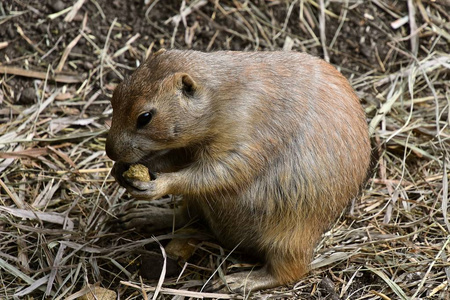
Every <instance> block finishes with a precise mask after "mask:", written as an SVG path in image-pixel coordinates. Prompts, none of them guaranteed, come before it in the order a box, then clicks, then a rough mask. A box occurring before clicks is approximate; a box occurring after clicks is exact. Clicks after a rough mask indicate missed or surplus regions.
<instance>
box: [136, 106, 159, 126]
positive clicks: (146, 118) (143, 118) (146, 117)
mask: <svg viewBox="0 0 450 300" xmlns="http://www.w3.org/2000/svg"><path fill="white" fill-rule="evenodd" d="M154 114H155V110H153V109H152V110H151V111H147V112H145V113H142V114H140V115H139V117H138V118H137V122H136V126H137V128H138V129H140V128H142V127H144V126H145V125H147V124H148V123H150V121H151V120H152V119H153V115H154Z"/></svg>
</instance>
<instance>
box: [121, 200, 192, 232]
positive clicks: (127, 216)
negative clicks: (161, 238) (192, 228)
mask: <svg viewBox="0 0 450 300" xmlns="http://www.w3.org/2000/svg"><path fill="white" fill-rule="evenodd" d="M118 217H119V219H118V222H119V226H120V227H122V228H124V229H131V228H145V230H146V231H149V232H153V231H158V230H162V229H168V228H172V227H173V225H174V218H175V227H177V228H178V227H181V226H183V225H184V224H186V223H187V220H186V217H185V216H184V214H183V212H182V209H169V208H161V207H156V206H152V207H142V208H132V209H129V210H127V211H126V212H125V213H124V214H121V215H119V216H118Z"/></svg>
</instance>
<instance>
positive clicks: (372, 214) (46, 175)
mask: <svg viewBox="0 0 450 300" xmlns="http://www.w3.org/2000/svg"><path fill="white" fill-rule="evenodd" d="M161 48H177V49H195V50H202V51H214V50H224V49H227V50H244V51H254V50H260V51H269V50H280V49H284V50H294V51H304V52H308V53H310V54H313V55H316V56H319V57H322V58H324V59H326V60H328V61H329V62H331V63H332V64H333V65H334V66H336V67H337V68H338V69H339V70H340V71H341V72H342V73H343V74H344V75H345V76H346V77H347V78H349V80H350V82H351V84H352V85H353V87H354V88H355V90H356V92H357V94H358V95H359V96H360V98H361V102H362V104H363V106H364V108H365V111H366V113H367V121H368V122H369V124H370V127H371V138H372V143H373V147H374V149H375V151H374V153H375V157H376V159H375V166H374V172H373V175H372V177H371V178H370V179H369V182H368V184H367V186H366V188H365V189H364V191H363V193H362V195H361V197H360V199H357V200H356V201H355V202H354V203H353V204H352V205H351V207H349V209H348V210H347V211H346V212H345V213H344V214H343V216H342V217H341V218H340V219H339V220H338V221H337V222H336V224H335V225H334V227H333V228H332V229H330V231H329V232H327V233H326V234H325V235H324V240H323V241H322V242H321V243H320V244H319V245H318V247H317V251H316V252H317V253H316V257H315V261H314V262H313V268H312V271H311V273H310V274H309V275H308V276H307V277H306V278H305V279H303V280H301V281H300V282H298V283H296V284H292V285H290V286H285V287H280V288H276V289H271V290H267V291H260V292H256V293H253V294H252V295H250V296H249V295H231V294H230V295H229V294H220V295H209V294H202V293H200V290H201V287H202V284H203V282H204V281H206V280H207V279H208V278H209V277H210V276H212V275H213V273H214V271H215V270H216V269H220V270H221V271H220V272H218V274H217V275H216V277H215V278H217V276H219V275H220V274H222V272H225V273H226V272H229V271H236V270H239V269H240V268H243V266H242V265H241V263H242V262H243V260H242V258H241V257H240V254H239V253H237V254H232V255H231V256H230V257H228V254H229V252H230V249H222V248H221V247H220V245H218V244H217V242H216V241H215V240H214V239H212V238H207V239H206V241H204V242H203V243H201V244H200V245H198V247H197V248H196V250H195V253H194V255H193V257H191V258H190V259H189V260H188V263H186V264H183V263H179V262H176V261H169V262H168V265H167V266H166V271H167V274H166V280H165V281H164V284H163V288H162V289H159V290H158V292H157V293H158V295H157V296H158V298H159V299H171V298H174V299H184V298H186V299H190V298H201V297H207V298H222V299H227V297H228V298H230V297H232V298H233V297H234V298H241V299H242V297H246V296H248V297H250V298H252V297H254V298H264V299H419V298H420V299H450V296H449V295H450V292H449V289H450V288H449V284H450V260H449V258H448V256H449V255H450V224H449V221H448V217H449V211H448V209H447V207H448V206H447V205H448V163H449V156H448V149H449V142H450V139H449V138H450V130H449V125H450V119H449V105H450V84H449V81H450V76H449V75H450V72H449V69H450V56H449V53H450V3H449V2H448V1H445V0H442V1H438V0H436V1H434V0H408V1H389V0H370V1H360V0H334V1H326V0H324V1H321V0H295V1H291V0H289V1H277V0H266V1H236V0H224V1H223V0H209V1H207V0H190V1H171V0H168V1H163V0H148V1H144V0H130V1H119V0H113V1H106V0H85V1H83V0H79V1H75V0H74V1H69V0H55V1H52V0H45V1H38V0H29V1H27V0H4V1H2V2H0V71H1V74H0V84H1V89H0V299H3V298H5V299H9V298H11V299H13V298H25V299H38V298H42V299H66V298H67V299H75V298H76V297H78V296H81V295H82V294H86V293H87V292H88V291H89V289H92V287H93V286H94V285H96V286H101V287H103V288H106V289H108V290H110V291H114V292H116V293H117V294H118V295H119V297H120V299H141V298H143V297H144V294H145V293H147V294H148V297H153V295H154V293H155V288H156V287H157V286H158V284H157V282H158V278H159V277H160V275H161V269H162V261H163V259H162V258H161V256H160V255H159V253H160V247H159V245H158V244H157V243H156V240H158V241H159V242H161V243H162V244H163V245H165V244H166V243H167V241H168V240H170V239H171V238H172V235H170V234H166V233H160V234H159V235H158V234H157V235H156V238H153V237H152V234H150V233H147V232H145V230H144V229H139V230H129V231H123V230H121V229H120V227H117V226H115V225H116V224H115V223H116V220H117V219H116V216H118V215H120V214H121V213H123V212H124V211H125V210H126V209H127V208H129V207H137V206H141V207H142V206H144V207H145V206H147V205H148V204H147V203H136V202H134V201H133V199H130V197H129V196H128V195H127V194H126V193H125V192H124V190H123V189H121V188H119V187H118V186H117V184H116V183H115V182H114V180H113V179H112V177H111V176H109V170H110V168H111V166H112V162H111V160H109V159H108V158H107V156H106V154H105V152H104V144H105V139H106V133H107V128H108V124H109V123H108V122H109V120H110V119H111V113H112V108H111V106H110V104H109V99H110V97H111V95H112V92H113V90H114V88H115V86H116V85H117V84H118V83H119V82H120V81H121V80H123V78H125V77H126V76H128V75H129V74H131V72H132V71H133V70H134V69H135V68H136V67H137V66H138V65H139V64H140V63H142V61H143V60H144V59H145V58H146V57H147V56H148V55H149V54H150V53H152V52H155V51H157V50H158V49H161ZM171 201H172V200H171V199H170V198H165V199H161V200H158V201H155V202H154V203H152V204H153V205H156V206H163V207H168V206H170V205H172V202H171ZM155 253H158V254H155ZM224 261H225V262H224ZM223 262H224V263H223ZM247 267H248V266H247ZM177 278H178V280H177ZM144 291H146V292H144ZM108 299H110V298H108Z"/></svg>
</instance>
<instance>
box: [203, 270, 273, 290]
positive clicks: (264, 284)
mask: <svg viewBox="0 0 450 300" xmlns="http://www.w3.org/2000/svg"><path fill="white" fill-rule="evenodd" d="M225 280H226V283H224V282H223V281H222V280H218V281H216V282H214V283H212V284H211V285H210V286H207V290H210V291H223V292H227V291H231V292H234V293H248V292H250V291H256V290H262V289H268V288H272V287H275V286H278V285H280V282H279V281H278V280H277V279H276V278H275V277H274V276H273V275H271V274H270V273H269V272H268V271H267V269H266V268H265V267H263V268H261V269H259V270H252V271H249V272H238V273H233V274H229V275H226V276H225Z"/></svg>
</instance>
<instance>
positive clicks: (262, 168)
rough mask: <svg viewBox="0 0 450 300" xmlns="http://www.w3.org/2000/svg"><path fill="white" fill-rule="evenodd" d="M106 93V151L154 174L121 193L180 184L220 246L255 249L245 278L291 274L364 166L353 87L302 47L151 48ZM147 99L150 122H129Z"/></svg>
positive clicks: (301, 267)
mask: <svg viewBox="0 0 450 300" xmlns="http://www.w3.org/2000/svg"><path fill="white" fill-rule="evenodd" d="M186 90H188V92H190V93H187V92H186ZM183 91H184V92H183ZM111 102H112V105H113V109H114V113H113V120H112V126H111V129H110V132H109V135H108V140H107V146H106V150H107V153H108V155H109V156H110V157H111V158H112V159H113V160H116V161H119V162H120V163H122V164H131V163H137V162H140V163H143V164H145V165H147V166H148V167H149V169H150V170H151V171H155V172H160V173H161V174H160V175H159V176H158V178H157V179H156V180H154V181H152V182H151V184H150V185H146V186H145V188H142V190H145V191H140V190H136V189H135V188H133V187H132V186H130V185H128V186H127V187H128V188H129V190H130V192H131V193H132V194H133V195H134V196H136V197H142V198H147V199H152V198H156V197H160V196H162V195H164V194H169V193H170V194H181V195H183V196H184V199H185V201H186V205H187V208H188V210H190V211H195V212H196V213H197V214H199V215H200V216H201V217H202V218H203V219H205V220H206V221H207V223H208V224H209V226H210V228H211V230H212V231H213V232H214V233H215V234H216V236H217V238H218V239H219V240H220V241H221V242H222V243H223V244H224V245H226V246H228V247H231V248H233V247H235V246H236V245H238V244H239V245H240V248H241V249H244V250H246V251H248V252H249V253H254V254H257V256H259V257H260V258H261V259H262V260H263V261H265V263H266V266H265V268H264V270H263V271H261V272H260V274H258V276H259V277H255V281H258V280H260V281H261V282H262V281H263V280H262V279H261V278H265V279H267V280H266V281H265V283H261V284H257V283H255V284H254V285H250V289H257V288H263V287H269V286H274V285H277V284H285V283H290V282H293V281H296V280H298V279H300V278H301V277H302V276H303V275H304V274H305V273H306V272H307V271H308V265H309V263H310V260H311V257H312V254H313V249H314V247H315V245H316V243H317V241H318V240H319V239H320V237H321V234H322V233H323V232H324V230H326V229H327V227H328V226H329V225H330V223H331V222H332V221H333V220H335V219H336V218H337V217H338V216H339V214H340V213H341V212H342V210H343V209H344V208H345V206H346V205H347V204H348V202H349V201H350V200H351V199H352V198H353V197H355V196H357V194H358V192H359V190H360V188H361V185H362V184H363V183H364V180H365V178H366V174H367V171H368V167H369V160H370V158H369V157H370V144H369V138H368V132H367V125H366V121H365V116H364V112H363V110H362V108H361V105H360V103H359V100H358V98H357V96H356V95H355V93H354V92H353V89H352V88H351V87H350V85H349V83H348V82H347V80H346V79H345V78H344V77H343V76H342V75H341V74H340V73H339V72H338V71H337V70H336V69H335V68H334V67H332V66H331V65H329V64H327V63H326V62H324V61H322V60H320V59H318V58H315V57H312V56H310V55H307V54H303V53H297V52H252V53H244V52H215V53H202V52H196V51H176V50H172V51H166V52H160V53H158V55H154V56H152V57H150V58H149V59H148V60H147V61H146V62H145V63H144V64H143V65H142V66H141V67H139V68H138V69H137V70H136V71H135V73H134V74H133V75H132V76H131V77H130V78H129V79H127V80H125V81H124V82H123V83H122V84H121V85H119V86H118V87H117V89H116V91H115V92H114V96H113V98H112V100H111ZM151 109H155V110H156V113H155V115H154V117H153V119H152V121H151V122H150V124H148V125H147V126H145V127H143V128H140V129H137V128H136V120H137V118H138V116H139V114H141V113H143V112H146V111H150V110H151ZM117 176H118V177H120V174H116V177H117ZM119 181H121V180H120V179H119ZM122 184H124V185H126V184H125V183H124V182H123V180H122ZM135 187H136V186H135ZM266 273H267V274H266ZM261 274H262V275H261ZM255 276H256V275H255Z"/></svg>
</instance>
